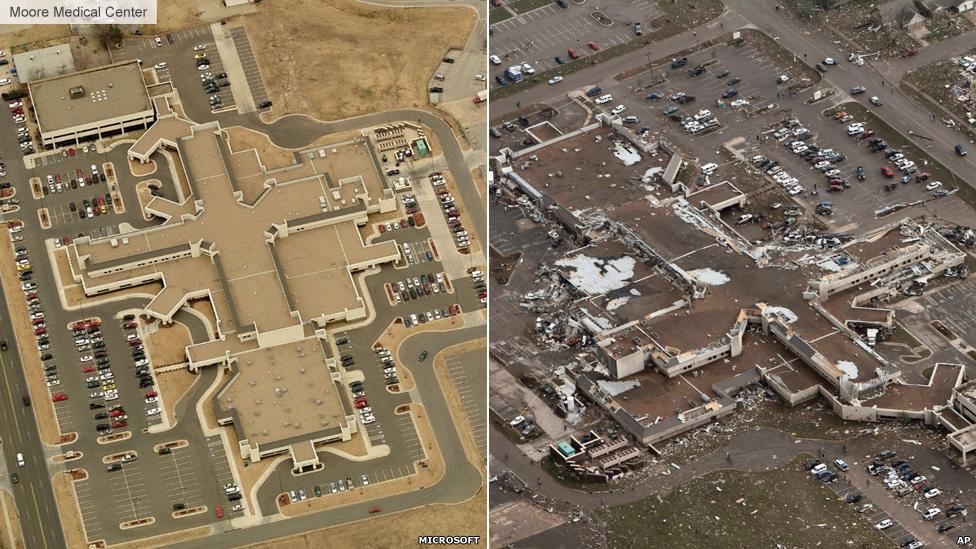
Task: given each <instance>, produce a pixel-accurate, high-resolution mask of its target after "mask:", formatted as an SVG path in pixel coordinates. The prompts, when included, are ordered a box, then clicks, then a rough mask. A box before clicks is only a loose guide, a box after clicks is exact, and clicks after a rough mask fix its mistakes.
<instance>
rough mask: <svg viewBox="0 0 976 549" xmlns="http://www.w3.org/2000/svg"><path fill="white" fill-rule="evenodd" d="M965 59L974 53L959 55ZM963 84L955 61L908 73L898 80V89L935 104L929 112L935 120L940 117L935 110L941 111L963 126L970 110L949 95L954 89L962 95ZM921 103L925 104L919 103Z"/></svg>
mask: <svg viewBox="0 0 976 549" xmlns="http://www.w3.org/2000/svg"><path fill="white" fill-rule="evenodd" d="M966 55H970V56H971V55H976V50H970V51H968V52H966V53H964V54H963V56H966ZM960 57H961V56H960ZM967 83H968V80H967V79H966V76H965V75H964V74H963V73H962V67H960V66H959V65H958V64H956V62H955V61H952V60H948V59H947V60H943V61H938V62H936V63H932V64H931V65H926V66H924V67H920V68H918V69H916V70H914V71H912V72H910V73H908V74H907V75H905V77H904V78H902V81H901V84H900V88H901V89H902V90H903V91H905V92H906V93H909V94H911V95H915V96H918V95H924V96H925V99H927V100H928V102H934V103H938V106H936V105H931V106H930V110H931V111H932V112H933V113H935V114H936V115H937V116H939V118H942V117H943V112H942V109H940V108H939V107H942V108H944V109H945V110H947V111H949V112H950V113H952V114H953V115H954V116H956V117H957V118H958V119H959V120H961V121H963V122H965V121H966V120H968V118H969V116H968V114H967V113H968V112H969V111H970V110H971V109H970V108H968V106H967V104H966V102H965V101H957V100H956V98H955V97H953V95H952V92H953V87H954V86H955V87H957V89H958V90H959V91H960V92H963V93H966V92H967V90H966V88H965V86H966V85H967ZM906 84H907V85H906ZM909 85H910V86H909ZM913 92H915V93H913ZM969 93H971V92H969ZM923 102H925V101H924V100H923ZM969 138H970V139H972V138H973V135H969Z"/></svg>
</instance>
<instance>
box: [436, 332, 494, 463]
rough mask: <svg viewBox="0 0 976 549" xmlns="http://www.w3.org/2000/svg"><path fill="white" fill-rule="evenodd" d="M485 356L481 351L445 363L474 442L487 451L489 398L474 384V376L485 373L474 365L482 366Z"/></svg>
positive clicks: (450, 358)
mask: <svg viewBox="0 0 976 549" xmlns="http://www.w3.org/2000/svg"><path fill="white" fill-rule="evenodd" d="M482 356H483V353H482V352H481V351H475V352H471V353H467V354H465V355H462V356H453V355H452V356H451V357H449V358H448V359H447V360H446V361H445V362H446V364H447V371H448V374H449V375H450V376H451V382H452V383H453V384H454V388H455V390H456V391H457V393H458V398H459V399H460V400H461V408H462V409H463V410H464V415H465V416H466V417H467V419H468V424H469V425H470V426H471V431H472V433H473V434H474V440H475V443H476V444H477V446H478V448H479V449H481V450H485V449H487V448H488V439H487V437H488V433H487V421H486V420H487V418H486V417H485V407H486V402H487V396H486V395H485V392H484V391H483V390H480V389H478V387H479V385H478V384H474V383H472V376H482V375H484V372H483V371H480V370H479V369H478V368H475V367H474V365H478V364H480V362H479V360H478V359H479V358H481V357H482Z"/></svg>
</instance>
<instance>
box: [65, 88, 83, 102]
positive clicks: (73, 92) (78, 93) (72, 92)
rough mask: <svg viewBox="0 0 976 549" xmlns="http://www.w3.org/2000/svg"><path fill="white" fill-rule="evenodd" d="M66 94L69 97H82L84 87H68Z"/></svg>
mask: <svg viewBox="0 0 976 549" xmlns="http://www.w3.org/2000/svg"><path fill="white" fill-rule="evenodd" d="M68 96H69V97H71V99H78V98H80V97H84V96H85V87H84V86H75V87H73V88H71V89H69V90H68Z"/></svg>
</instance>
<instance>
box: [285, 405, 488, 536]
mask: <svg viewBox="0 0 976 549" xmlns="http://www.w3.org/2000/svg"><path fill="white" fill-rule="evenodd" d="M409 406H410V414H411V415H412V416H413V420H414V425H416V427H417V436H418V438H420V443H421V444H422V445H423V447H424V450H425V451H426V452H427V459H426V460H424V461H423V463H425V464H426V466H421V465H418V466H417V473H416V474H414V475H409V476H405V477H400V478H398V479H395V480H388V481H385V482H376V483H372V484H370V485H369V486H359V487H358V488H356V489H355V490H352V491H346V492H339V493H338V494H332V495H330V496H329V497H321V498H311V499H307V500H305V501H300V502H296V503H291V504H287V505H283V506H280V509H281V514H282V515H284V516H286V517H294V516H297V515H304V514H307V513H316V512H319V511H325V510H327V509H335V508H338V507H344V506H346V505H349V504H350V503H353V502H361V501H369V500H374V499H380V498H385V497H389V496H392V495H396V494H402V493H406V492H411V491H414V490H423V489H424V488H426V487H428V486H433V485H434V484H437V483H438V482H440V480H441V478H442V477H443V476H444V472H445V467H444V456H443V455H442V454H441V450H440V446H439V445H438V443H437V439H436V438H435V437H434V431H433V429H432V428H431V426H430V421H429V420H428V419H427V411H426V410H425V409H424V407H423V406H422V405H420V404H416V403H414V404H410V405H409ZM364 518H365V517H364ZM482 521H483V519H482Z"/></svg>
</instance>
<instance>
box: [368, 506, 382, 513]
mask: <svg viewBox="0 0 976 549" xmlns="http://www.w3.org/2000/svg"><path fill="white" fill-rule="evenodd" d="M369 512H370V514H376V513H381V512H383V509H382V508H380V507H370V508H369Z"/></svg>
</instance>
